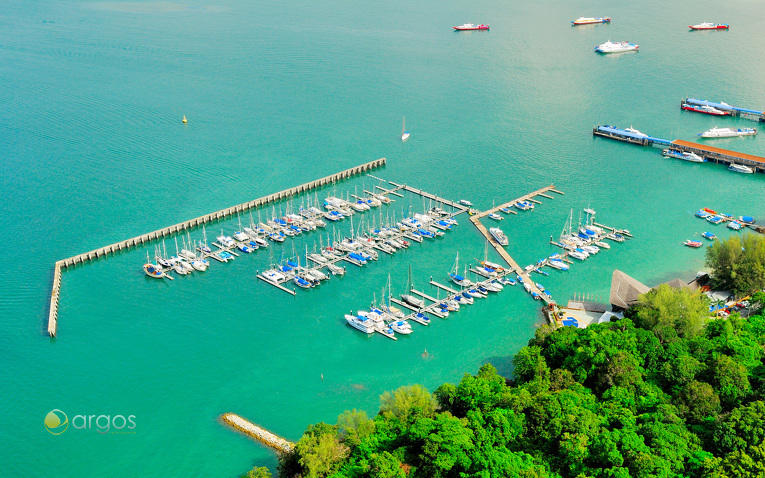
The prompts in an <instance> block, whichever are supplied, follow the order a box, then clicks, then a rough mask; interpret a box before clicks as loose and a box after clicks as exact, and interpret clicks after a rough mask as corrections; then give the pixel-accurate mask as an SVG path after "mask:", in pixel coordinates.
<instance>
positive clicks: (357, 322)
mask: <svg viewBox="0 0 765 478" xmlns="http://www.w3.org/2000/svg"><path fill="white" fill-rule="evenodd" d="M345 320H347V321H348V325H350V326H351V327H353V328H355V329H357V330H360V331H362V332H364V333H367V334H373V333H374V332H375V328H374V325H373V323H372V320H371V319H368V318H366V317H361V316H358V315H350V314H345Z"/></svg>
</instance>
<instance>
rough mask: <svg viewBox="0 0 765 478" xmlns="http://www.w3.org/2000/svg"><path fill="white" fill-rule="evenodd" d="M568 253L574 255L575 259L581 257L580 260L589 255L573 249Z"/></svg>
mask: <svg viewBox="0 0 765 478" xmlns="http://www.w3.org/2000/svg"><path fill="white" fill-rule="evenodd" d="M568 255H569V256H571V257H573V258H574V259H579V260H580V261H583V260H585V259H587V256H585V255H584V254H582V253H581V252H578V251H571V252H569V253H568Z"/></svg>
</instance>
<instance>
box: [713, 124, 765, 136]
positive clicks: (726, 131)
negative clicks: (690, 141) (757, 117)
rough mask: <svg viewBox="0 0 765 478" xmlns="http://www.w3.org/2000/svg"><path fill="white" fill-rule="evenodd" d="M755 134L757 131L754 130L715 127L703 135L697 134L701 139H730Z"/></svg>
mask: <svg viewBox="0 0 765 478" xmlns="http://www.w3.org/2000/svg"><path fill="white" fill-rule="evenodd" d="M755 134H757V129H755V128H739V129H733V128H718V127H717V126H715V127H714V128H712V129H710V130H707V131H704V132H703V133H699V136H701V137H702V138H730V137H733V136H754V135H755Z"/></svg>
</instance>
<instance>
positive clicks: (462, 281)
mask: <svg viewBox="0 0 765 478" xmlns="http://www.w3.org/2000/svg"><path fill="white" fill-rule="evenodd" d="M459 262H460V254H459V252H458V253H457V257H455V258H454V272H450V273H449V278H450V279H451V280H452V282H454V283H455V284H457V285H458V286H460V287H470V286H472V285H473V283H472V282H470V281H469V280H468V279H467V278H466V277H464V276H461V275H459V270H458V268H459Z"/></svg>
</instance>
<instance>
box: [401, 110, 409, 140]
mask: <svg viewBox="0 0 765 478" xmlns="http://www.w3.org/2000/svg"><path fill="white" fill-rule="evenodd" d="M407 139H409V131H407V130H406V116H404V124H403V125H402V126H401V141H406V140H407Z"/></svg>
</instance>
